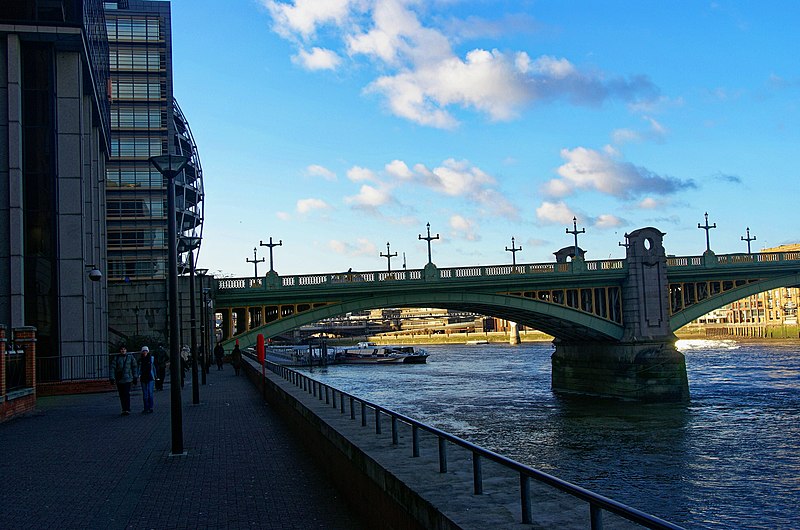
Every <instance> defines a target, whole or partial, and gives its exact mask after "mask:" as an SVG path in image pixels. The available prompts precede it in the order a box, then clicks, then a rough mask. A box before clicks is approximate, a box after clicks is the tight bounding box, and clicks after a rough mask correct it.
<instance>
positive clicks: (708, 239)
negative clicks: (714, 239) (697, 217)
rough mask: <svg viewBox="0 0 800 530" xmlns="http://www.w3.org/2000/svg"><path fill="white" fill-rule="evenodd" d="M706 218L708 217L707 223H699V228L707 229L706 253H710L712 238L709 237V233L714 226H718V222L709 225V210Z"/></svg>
mask: <svg viewBox="0 0 800 530" xmlns="http://www.w3.org/2000/svg"><path fill="white" fill-rule="evenodd" d="M705 218H706V224H705V225H701V224H700V223H697V228H700V229H702V230H705V231H706V253H709V252H711V240H710V238H709V237H708V233H709V231H710V230H711V229H712V228H716V227H717V223H714V224H713V225H709V224H708V212H706V213H705Z"/></svg>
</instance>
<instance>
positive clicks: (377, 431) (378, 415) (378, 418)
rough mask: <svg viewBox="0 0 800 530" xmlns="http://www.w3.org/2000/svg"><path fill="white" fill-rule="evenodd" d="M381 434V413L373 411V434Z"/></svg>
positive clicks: (376, 410) (377, 410)
mask: <svg viewBox="0 0 800 530" xmlns="http://www.w3.org/2000/svg"><path fill="white" fill-rule="evenodd" d="M380 433H381V411H380V410H379V409H377V408H376V409H375V434H380Z"/></svg>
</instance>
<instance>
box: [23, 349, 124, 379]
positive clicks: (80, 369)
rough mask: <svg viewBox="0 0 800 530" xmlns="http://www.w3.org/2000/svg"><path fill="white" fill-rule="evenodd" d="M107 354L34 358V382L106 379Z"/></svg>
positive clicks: (107, 373)
mask: <svg viewBox="0 0 800 530" xmlns="http://www.w3.org/2000/svg"><path fill="white" fill-rule="evenodd" d="M108 366H109V356H108V355H107V354H106V355H103V354H101V355H57V356H51V357H37V358H36V382H37V383H57V382H62V381H79V380H85V379H108V377H109V369H108Z"/></svg>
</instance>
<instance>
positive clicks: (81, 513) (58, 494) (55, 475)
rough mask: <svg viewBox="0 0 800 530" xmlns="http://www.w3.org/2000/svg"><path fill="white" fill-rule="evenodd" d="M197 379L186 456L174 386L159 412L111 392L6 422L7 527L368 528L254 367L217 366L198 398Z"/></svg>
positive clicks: (49, 404)
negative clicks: (271, 399) (295, 435)
mask: <svg viewBox="0 0 800 530" xmlns="http://www.w3.org/2000/svg"><path fill="white" fill-rule="evenodd" d="M190 381H191V379H189V380H187V384H186V386H185V388H184V389H183V392H182V400H183V439H184V450H185V451H186V452H187V454H186V455H185V456H179V457H173V456H170V449H171V439H172V438H171V422H170V402H169V398H170V392H169V384H167V385H165V389H164V391H161V392H156V397H155V412H154V413H153V414H141V413H138V412H133V413H132V414H131V415H130V416H121V415H120V407H119V399H118V397H117V394H116V392H114V393H110V392H109V393H105V394H89V395H76V396H57V397H47V398H40V399H39V400H38V402H37V410H36V412H34V413H32V414H30V415H27V416H24V417H22V418H17V419H14V420H11V421H8V422H5V423H2V424H0V449H1V450H2V452H3V456H2V458H0V478H1V479H0V480H2V484H3V492H2V494H0V528H15V529H17V528H48V527H49V528H52V529H55V528H58V529H62V528H103V529H106V528H109V529H112V528H158V529H161V528H192V529H194V528H287V529H290V528H297V529H311V528H325V529H343V530H344V529H346V530H351V529H358V528H363V524H362V523H361V522H360V521H359V520H358V519H357V518H356V516H355V515H354V514H353V513H352V512H351V511H349V510H348V508H347V507H346V506H345V505H344V504H343V502H342V500H341V498H340V497H339V496H338V495H337V494H336V491H335V489H334V488H333V487H332V486H331V483H330V482H329V481H328V480H327V478H326V477H325V476H324V475H323V474H322V472H321V471H319V470H318V469H316V468H315V467H314V466H313V465H312V464H311V461H310V458H309V456H308V454H307V453H306V452H305V451H304V449H303V448H302V446H300V445H299V444H297V443H296V442H295V440H293V439H292V435H291V434H290V433H289V431H288V430H287V429H286V427H285V425H284V424H283V423H282V422H281V420H280V418H279V417H278V416H277V415H276V414H275V413H273V412H272V410H271V409H270V408H269V407H268V406H267V405H265V404H263V402H262V400H261V396H260V395H259V393H258V390H257V389H256V388H255V387H254V386H253V385H252V384H250V383H249V382H248V381H247V379H246V378H245V377H244V376H240V377H236V376H235V375H234V374H233V370H232V368H231V367H230V366H227V365H226V366H225V370H223V371H217V370H216V368H215V367H212V369H211V372H210V374H209V375H208V380H207V382H208V384H206V385H205V386H202V385H201V386H200V404H199V405H192V388H191V382H190ZM131 403H132V404H133V410H134V411H139V410H141V403H142V396H141V391H140V390H137V391H135V392H134V394H133V395H132V397H131Z"/></svg>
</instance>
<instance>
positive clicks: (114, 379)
mask: <svg viewBox="0 0 800 530" xmlns="http://www.w3.org/2000/svg"><path fill="white" fill-rule="evenodd" d="M109 373H110V374H111V375H110V377H111V384H112V385H117V391H118V392H119V403H120V405H122V415H123V416H127V415H128V414H130V413H131V385H132V384H133V385H135V384H136V382H137V378H138V377H139V363H138V362H136V357H134V355H133V354H131V353H128V348H127V347H126V346H125V345H124V344H123V345H121V346H120V347H119V353H118V354H117V355H115V356H114V357H113V358H112V359H111V362H110V366H109Z"/></svg>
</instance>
